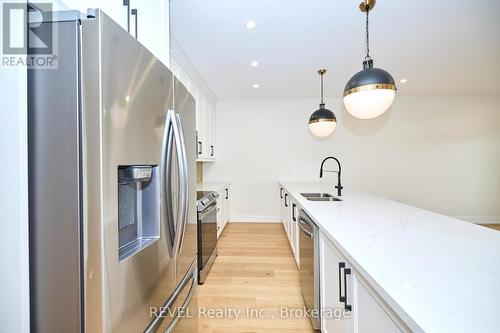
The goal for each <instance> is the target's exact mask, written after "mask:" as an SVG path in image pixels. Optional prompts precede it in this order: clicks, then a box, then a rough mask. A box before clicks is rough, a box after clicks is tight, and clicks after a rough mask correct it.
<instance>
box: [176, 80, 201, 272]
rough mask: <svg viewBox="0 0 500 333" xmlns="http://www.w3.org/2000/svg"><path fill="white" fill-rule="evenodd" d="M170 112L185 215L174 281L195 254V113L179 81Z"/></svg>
mask: <svg viewBox="0 0 500 333" xmlns="http://www.w3.org/2000/svg"><path fill="white" fill-rule="evenodd" d="M174 82H175V83H174V85H175V88H174V93H175V95H174V110H175V113H176V114H177V115H178V122H177V124H178V125H179V127H180V130H181V132H182V134H183V139H184V140H183V141H184V144H183V146H184V149H185V156H186V163H187V165H186V167H187V175H188V177H187V183H186V186H187V196H188V202H187V214H186V219H185V220H184V235H183V239H182V242H181V243H180V249H179V252H178V255H177V261H178V269H177V280H178V281H181V280H182V278H183V277H184V276H185V275H186V274H187V273H188V270H189V268H190V266H191V263H192V262H193V260H194V258H195V257H196V252H197V212H196V158H197V151H196V112H195V101H194V98H193V96H191V94H190V93H189V92H188V91H187V89H186V88H185V87H184V86H183V85H182V83H181V82H180V81H178V80H177V79H174Z"/></svg>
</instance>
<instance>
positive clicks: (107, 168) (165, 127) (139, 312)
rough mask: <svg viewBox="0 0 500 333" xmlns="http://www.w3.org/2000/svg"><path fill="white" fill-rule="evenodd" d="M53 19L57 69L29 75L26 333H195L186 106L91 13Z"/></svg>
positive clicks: (140, 55)
mask: <svg viewBox="0 0 500 333" xmlns="http://www.w3.org/2000/svg"><path fill="white" fill-rule="evenodd" d="M70 14H71V13H70ZM54 17H55V18H56V19H55V20H53V21H52V22H43V23H42V24H43V25H50V26H49V28H53V29H57V45H58V54H57V56H58V68H57V69H30V70H29V73H28V94H29V95H28V96H29V98H28V99H29V100H28V133H29V138H28V143H29V148H28V149H29V155H28V156H29V204H30V206H29V223H30V224H29V228H30V302H31V305H30V306H31V330H32V331H33V332H51V333H54V332H64V333H67V332H92V333H96V332H120V333H121V332H144V331H146V332H155V331H158V332H164V331H166V332H189V333H191V332H196V324H197V323H196V310H197V304H196V289H195V287H196V277H197V273H196V250H197V249H196V244H197V243H196V240H197V237H196V226H197V225H196V188H195V187H196V186H195V183H196V180H195V177H196V176H195V174H196V172H195V168H196V167H195V159H196V124H195V121H196V119H195V101H194V99H193V97H192V96H191V95H190V94H189V93H188V91H187V90H186V88H185V87H184V86H183V85H182V84H181V83H180V82H179V81H178V80H177V79H176V78H175V77H174V76H173V74H172V73H171V72H170V71H169V70H168V68H167V67H166V66H165V65H163V64H162V63H161V62H160V61H159V60H158V59H156V58H155V57H154V56H153V55H152V54H151V53H150V52H149V51H148V50H147V49H146V48H145V47H143V46H142V45H141V44H140V43H139V42H138V41H137V40H136V39H134V38H133V37H132V36H131V35H130V34H129V33H127V32H126V31H125V30H123V29H122V28H121V27H120V26H119V25H118V24H116V23H115V22H113V21H112V20H111V19H110V18H109V17H108V16H106V15H105V14H104V13H102V12H100V11H99V10H97V11H96V13H95V18H89V19H85V18H84V19H80V18H79V17H78V15H62V16H61V15H59V16H57V15H55V16H54ZM57 17H60V18H61V19H60V20H58V19H57ZM63 17H64V18H63ZM68 17H69V18H68Z"/></svg>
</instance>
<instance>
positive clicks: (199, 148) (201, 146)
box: [198, 141, 203, 155]
mask: <svg viewBox="0 0 500 333" xmlns="http://www.w3.org/2000/svg"><path fill="white" fill-rule="evenodd" d="M201 154H203V143H202V142H201V141H198V155H201Z"/></svg>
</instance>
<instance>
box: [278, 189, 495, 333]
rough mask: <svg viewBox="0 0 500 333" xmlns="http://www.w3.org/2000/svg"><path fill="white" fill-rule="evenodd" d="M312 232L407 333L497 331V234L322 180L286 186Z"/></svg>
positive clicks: (467, 223)
mask: <svg viewBox="0 0 500 333" xmlns="http://www.w3.org/2000/svg"><path fill="white" fill-rule="evenodd" d="M280 184H281V185H282V186H283V187H284V188H286V189H287V191H288V192H289V193H290V195H291V196H293V198H294V199H295V200H296V201H297V202H298V204H299V206H302V208H303V209H305V211H306V212H307V213H308V215H309V216H310V217H311V218H312V219H313V220H314V221H315V222H316V224H317V225H318V227H319V228H320V230H321V231H322V232H323V233H325V234H326V235H327V237H328V238H329V239H330V240H331V241H332V242H333V243H334V244H335V245H336V246H337V247H338V248H339V250H340V251H341V252H342V254H343V255H344V256H345V257H346V259H348V260H349V261H350V262H351V264H352V265H353V266H354V268H356V269H357V270H358V271H359V272H360V273H361V274H362V275H363V277H364V278H365V279H366V280H367V281H368V282H369V283H370V284H371V285H372V287H373V288H374V289H375V290H376V291H377V292H378V293H379V294H380V296H381V297H382V298H383V299H384V300H385V301H386V302H387V303H388V304H389V305H390V306H391V307H392V308H393V310H394V311H395V312H396V313H397V314H398V315H399V316H400V317H401V319H402V320H403V321H405V322H406V323H407V325H408V326H409V327H410V328H411V329H412V330H414V331H425V332H439V333H444V332H453V333H456V332H481V333H485V332H500V232H498V231H495V230H491V229H488V228H484V227H481V226H477V225H474V224H472V223H469V222H465V221H461V220H457V219H455V218H451V217H448V216H444V215H440V214H436V213H432V212H429V211H426V210H423V209H419V208H415V207H411V206H408V205H405V204H401V203H398V202H394V201H391V200H387V199H383V198H380V197H376V196H373V195H369V194H365V193H359V192H349V191H343V192H345V193H343V195H342V199H343V201H341V202H313V201H308V200H306V199H305V198H304V197H303V196H302V195H301V194H300V193H304V192H326V193H330V194H332V195H335V194H336V189H334V188H333V186H334V185H332V184H331V183H325V182H319V181H318V182H287V181H283V182H280Z"/></svg>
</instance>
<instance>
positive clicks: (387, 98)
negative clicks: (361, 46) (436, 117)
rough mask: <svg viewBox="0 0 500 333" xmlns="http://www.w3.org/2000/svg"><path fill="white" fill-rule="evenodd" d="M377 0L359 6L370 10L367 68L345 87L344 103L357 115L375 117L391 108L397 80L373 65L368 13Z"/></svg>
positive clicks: (365, 63)
mask: <svg viewBox="0 0 500 333" xmlns="http://www.w3.org/2000/svg"><path fill="white" fill-rule="evenodd" d="M374 6H375V0H364V1H363V2H362V3H361V4H360V5H359V8H360V10H361V11H362V12H365V13H366V57H365V61H363V69H362V70H361V71H359V72H357V73H356V74H354V75H353V76H352V77H351V79H350V80H349V81H348V82H347V84H346V86H345V88H344V105H345V107H346V109H347V111H348V112H349V113H350V114H352V115H353V116H354V117H357V118H361V119H372V118H375V117H378V116H380V115H381V114H382V113H384V112H385V111H387V109H389V107H390V106H391V104H392V102H393V101H394V97H395V95H396V84H395V82H394V79H393V77H392V76H391V74H389V73H388V72H386V71H385V70H383V69H380V68H374V67H373V60H372V58H371V57H370V39H369V37H370V35H369V30H368V14H369V12H370V10H372V9H373V7H374Z"/></svg>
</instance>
